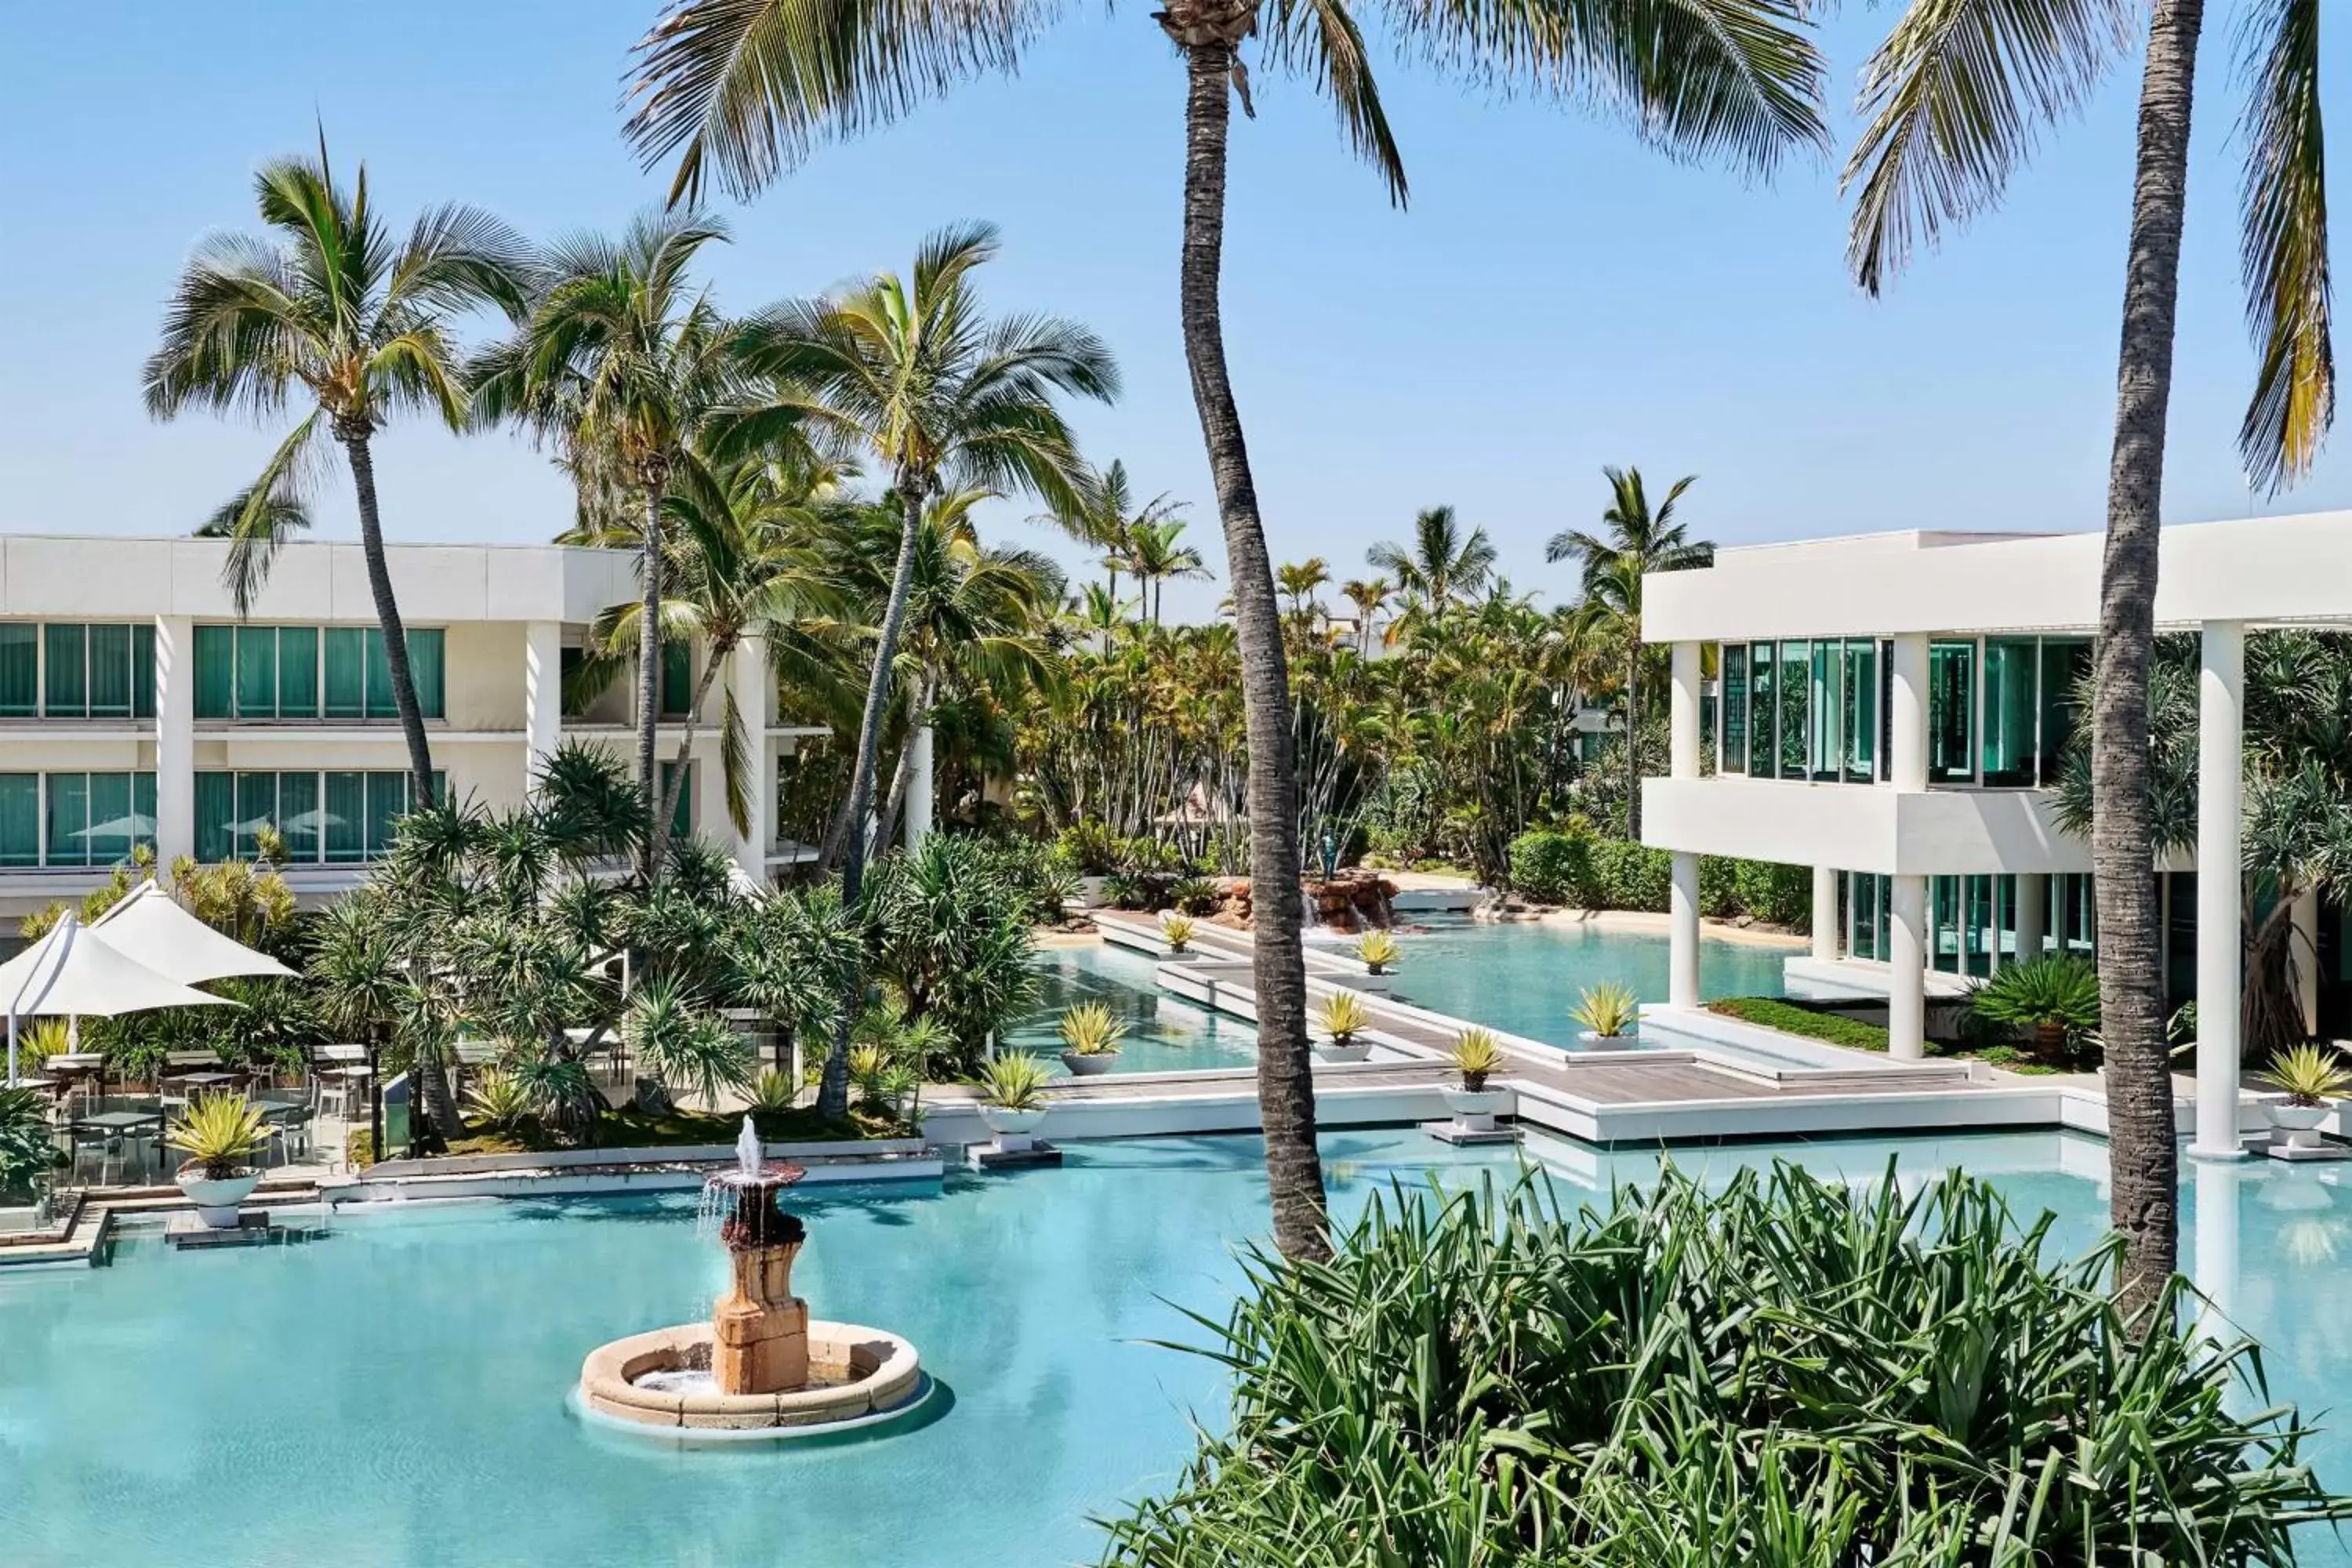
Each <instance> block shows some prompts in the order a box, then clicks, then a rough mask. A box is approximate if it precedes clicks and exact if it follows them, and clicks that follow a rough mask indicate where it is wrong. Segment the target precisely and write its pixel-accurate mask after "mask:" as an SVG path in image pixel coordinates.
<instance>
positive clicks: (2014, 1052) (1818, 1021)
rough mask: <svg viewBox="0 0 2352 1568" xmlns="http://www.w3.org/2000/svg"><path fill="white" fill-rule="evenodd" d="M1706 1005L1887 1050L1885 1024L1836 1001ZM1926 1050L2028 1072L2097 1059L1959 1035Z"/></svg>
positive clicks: (1743, 1018)
mask: <svg viewBox="0 0 2352 1568" xmlns="http://www.w3.org/2000/svg"><path fill="white" fill-rule="evenodd" d="M1706 1010H1707V1011H1708V1012H1710V1013H1717V1014H1720V1015H1722V1016H1724V1017H1727V1018H1737V1019H1738V1020H1739V1021H1740V1022H1741V1023H1743V1024H1753V1025H1755V1026H1757V1027H1759V1028H1763V1029H1778V1030H1779V1031H1780V1033H1782V1034H1784V1035H1796V1036H1799V1037H1801V1038H1804V1039H1808V1040H1820V1041H1822V1042H1823V1043H1825V1044H1828V1045H1832V1046H1842V1047H1845V1048H1846V1049H1848V1050H1854V1051H1876V1052H1879V1053H1880V1054H1882V1055H1884V1054H1885V1050H1886V1026H1885V1025H1884V1024H1874V1023H1872V1022H1870V1021H1869V1020H1868V1019H1865V1018H1853V1017H1848V1016H1846V1015H1845V1014H1844V1013H1843V1012H1842V1011H1840V1010H1839V1009H1837V1008H1835V1007H1813V1006H1807V1005H1804V1004H1803V1003H1801V1002H1791V1001H1789V1000H1788V999H1786V998H1785V997H1780V996H1726V997H1723V998H1722V999H1720V1000H1718V1001H1714V1002H1709V1003H1708V1004H1706ZM1927 1055H1929V1056H1931V1057H1945V1058H1953V1059H1957V1060H1963V1061H1979V1062H1983V1063H1984V1064H1985V1065H1986V1066H1988V1067H1996V1068H2000V1069H2001V1070H2002V1071H2003V1072H2013V1073H2027V1074H2042V1073H2061V1072H2088V1071H2090V1070H2091V1068H2093V1067H2095V1066H2096V1065H2097V1064H2096V1062H2095V1061H2090V1062H2084V1063H2081V1064H2075V1063H2069V1062H2053V1061H2049V1060H2046V1059H2044V1058H2041V1057H2037V1056H2035V1055H2033V1054H2032V1052H2031V1051H2028V1050H2025V1049H2023V1048H2022V1047H2018V1046H2013V1045H1986V1046H1969V1045H1963V1044H1961V1043H1960V1042H1958V1041H1957V1040H1929V1041H1928V1042H1927Z"/></svg>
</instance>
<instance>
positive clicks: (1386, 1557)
mask: <svg viewBox="0 0 2352 1568" xmlns="http://www.w3.org/2000/svg"><path fill="white" fill-rule="evenodd" d="M2051 1224H2052V1222H2051V1220H2050V1218H2049V1216H2047V1215H2044V1216H2042V1218H2041V1219H2039V1220H2036V1221H2034V1222H2032V1224H2030V1225H2022V1226H2021V1224H2020V1223H2019V1222H2018V1221H2017V1219H2016V1218H2015V1217H2014V1216H2013V1215H2011V1212H2010V1211H2009V1209H2008V1208H2007V1207H2006V1205H2004V1204H2003V1202H2002V1200H2001V1198H2000V1195H1999V1194H1997V1193H1995V1192H1994V1191H1993V1190H1992V1188H1990V1186H1988V1185H1987V1184H1984V1183H1982V1182H1980V1181H1978V1180H1976V1179H1973V1178H1971V1177H1969V1176H1966V1175H1964V1174H1961V1173H1952V1174H1950V1175H1948V1176H1945V1177H1943V1178H1941V1179H1939V1180H1937V1181H1934V1182H1932V1183H1929V1184H1926V1185H1925V1186H1924V1187H1923V1188H1920V1189H1917V1190H1916V1191H1915V1192H1914V1193H1913V1194H1911V1195H1907V1196H1906V1194H1905V1192H1904V1190H1903V1188H1902V1186H1901V1185H1899V1184H1897V1183H1896V1182H1895V1180H1894V1179H1893V1168H1892V1167H1891V1166H1890V1168H1889V1172H1888V1175H1887V1177H1886V1179H1885V1180H1882V1181H1880V1182H1877V1183H1861V1184H1852V1183H1832V1182H1829V1181H1823V1180H1820V1179H1817V1178H1815V1177H1813V1176H1811V1175H1809V1174H1808V1173H1805V1172H1803V1171H1801V1170H1799V1169H1796V1168H1794V1167H1791V1166H1787V1165H1781V1166H1778V1167H1776V1168H1775V1169H1774V1170H1773V1171H1771V1172H1770V1173H1756V1172H1746V1173H1740V1174H1739V1175H1738V1176H1736V1177H1734V1178H1733V1179H1732V1181H1731V1183H1730V1184H1729V1185H1728V1186H1727V1188H1726V1189H1725V1190H1723V1191H1722V1192H1720V1193H1712V1194H1711V1193H1709V1192H1708V1191H1706V1189H1705V1188H1704V1187H1703V1186H1702V1185H1701V1184H1699V1183H1697V1182H1696V1181H1694V1180H1692V1179H1691V1178H1689V1177H1686V1176H1684V1175H1682V1174H1681V1173H1677V1172H1674V1171H1672V1170H1669V1171H1668V1172H1667V1173H1665V1174H1664V1176H1662V1177H1661V1179H1660V1180H1659V1182H1658V1184H1656V1185H1655V1186H1654V1188H1651V1189H1649V1190H1647V1191H1642V1190H1637V1189H1633V1188H1630V1187H1627V1188H1621V1189H1619V1190H1618V1191H1617V1193H1616V1194H1614V1196H1613V1199H1612V1202H1611V1203H1610V1205H1608V1206H1607V1207H1606V1208H1605V1209H1604V1210H1600V1211H1595V1210H1592V1209H1586V1210H1582V1211H1580V1212H1570V1211H1569V1210H1567V1209H1565V1208H1564V1207H1563V1206H1562V1205H1561V1203H1560V1201H1559V1199H1558V1198H1557V1197H1556V1196H1555V1194H1554V1193H1553V1191H1552V1189H1551V1188H1550V1186H1549V1184H1547V1183H1546V1182H1545V1181H1544V1179H1543V1178H1542V1177H1541V1176H1540V1175H1538V1176H1535V1177H1532V1178H1529V1179H1528V1182H1526V1183H1525V1184H1521V1185H1519V1186H1517V1187H1516V1188H1512V1189H1509V1190H1507V1191H1498V1190H1496V1188H1494V1187H1493V1186H1492V1185H1482V1186H1481V1187H1479V1188H1478V1189H1476V1190H1475V1191H1470V1192H1465V1193H1458V1194H1452V1195H1443V1194H1425V1193H1418V1192H1410V1193H1409V1192H1405V1191H1403V1190H1399V1191H1397V1192H1395V1193H1394V1194H1391V1195H1385V1196H1379V1197H1375V1198H1374V1200H1373V1201H1372V1203H1371V1204H1370V1205H1369V1207H1368V1209H1367V1211H1366V1213H1365V1215H1364V1217H1363V1218H1362V1219H1361V1220H1360V1221H1359V1222H1358V1223H1357V1224H1356V1225H1355V1226H1353V1227H1352V1228H1351V1229H1349V1231H1348V1232H1347V1234H1346V1235H1345V1236H1344V1237H1342V1238H1341V1240H1340V1244H1339V1250H1338V1255H1337V1257H1336V1258H1333V1259H1332V1260H1331V1261H1330V1262H1328V1263H1317V1262H1294V1261H1288V1260H1284V1259H1281V1258H1276V1257H1275V1256H1272V1255H1271V1254H1270V1252H1269V1251H1267V1250H1265V1249H1261V1248H1255V1247H1254V1248H1253V1249H1252V1250H1251V1251H1250V1252H1248V1253H1247V1254H1246V1255H1245V1259H1244V1261H1245V1268H1246V1272H1247V1275H1248V1281H1249V1286H1248V1289H1247V1290H1246V1292H1245V1293H1244V1297H1243V1298H1242V1300H1240V1302H1239V1303H1238V1304H1237V1305H1235V1306H1234V1309H1233V1310H1232V1312H1231V1315H1230V1317H1229V1318H1227V1319H1226V1320H1225V1321H1224V1322H1223V1326H1222V1327H1218V1326H1216V1325H1214V1324H1210V1325H1209V1326H1210V1328H1211V1331H1212V1333H1213V1339H1212V1341H1211V1342H1210V1343H1209V1344H1208V1345H1207V1346H1206V1347H1205V1348H1204V1353H1207V1354H1209V1355H1211V1356H1213V1357H1214V1358H1215V1359H1216V1360H1217V1362H1218V1363H1220V1365H1221V1366H1224V1367H1230V1368H1231V1369H1232V1373H1233V1375H1234V1394H1233V1403H1232V1410H1231V1418H1230V1420H1229V1421H1227V1422H1224V1423H1216V1424H1212V1425H1211V1426H1209V1427H1208V1428H1206V1429H1204V1430H1203V1433H1202V1436H1201V1437H1200V1439H1199V1447H1198V1448H1197V1451H1196V1453H1195V1456H1194V1458H1193V1459H1192V1463H1191V1464H1190V1465H1189V1466H1188V1467H1187V1468H1186V1469H1185V1470H1184V1472H1183V1474H1182V1476H1181V1479H1179V1480H1178V1481H1177V1482H1176V1483H1175V1484H1174V1485H1173V1486H1172V1487H1171V1489H1169V1490H1168V1491H1167V1492H1165V1493H1164V1494H1163V1495H1161V1496H1159V1497H1156V1498H1152V1499H1150V1500H1145V1501H1143V1502H1140V1503H1139V1504H1137V1505H1135V1506H1134V1507H1133V1508H1132V1509H1131V1510H1128V1511H1127V1512H1125V1513H1124V1514H1123V1516H1121V1517H1119V1518H1117V1519H1115V1520H1113V1521H1110V1523H1109V1524H1108V1531H1109V1542H1108V1549H1107V1552H1106V1554H1105V1561H1106V1562H1107V1563H1112V1564H1118V1565H1120V1568H1385V1565H1388V1564H1407V1563H1411V1564H1421V1563H1433V1564H1434V1563H1446V1564H1489V1563H1490V1564H1536V1563H1543V1564H1559V1565H1561V1568H1571V1565H1572V1568H1715V1565H1717V1564H1724V1563H1740V1564H1758V1565H1769V1568H1843V1565H1845V1564H1853V1563H1883V1564H1895V1563H1901V1564H1906V1565H1910V1568H1926V1565H1928V1564H1937V1565H1944V1568H1961V1565H1970V1568H1976V1565H1987V1568H1990V1565H2000V1568H2026V1565H2028V1564H2038V1563H2118V1564H2120V1563H2289V1562H2292V1561H2294V1555H2295V1549H2294V1543H2293V1542H2292V1541H2291V1539H2290V1537H2289V1534H2288V1531H2289V1528H2290V1526H2291V1525H2293V1524H2294V1523H2296V1522H2298V1521H2304V1520H2308V1519H2324V1518H2341V1517H2344V1516H2345V1515H2346V1514H2347V1512H2352V1499H2346V1498H2341V1497H2337V1496H2334V1495H2332V1494H2330V1493H2328V1492H2327V1491H2326V1490H2325V1489H2323V1488H2322V1487H2321V1486H2320V1484H2319V1482H2318V1480H2317V1479H2315V1477H2314V1475H2313V1474H2312V1472H2311V1470H2310V1468H2308V1466H2307V1463H2306V1457H2305V1443H2306V1441H2307V1440H2308V1438H2309V1437H2310V1435H2311V1433H2310V1429H2309V1428H2308V1427H2306V1426H2304V1424H2303V1423H2302V1421H2301V1419H2300V1417H2299V1416H2298V1415H2297V1414H2296V1413H2295V1411H2294V1409H2293V1408H2292V1407H2284V1406H2280V1405H2276V1404H2274V1402H2273V1399H2272V1397H2271V1396H2270V1394H2269V1393H2268V1392H2267V1391H2266V1389H2265V1388H2264V1387H2263V1375H2262V1370H2261V1363H2260V1359H2259V1357H2258V1355H2257V1353H2256V1352H2255V1351H2254V1349H2253V1348H2252V1346H2251V1345H2247V1344H2244V1343H2238V1344H2223V1343H2219V1342H2215V1341H2213V1340H2212V1339H2211V1338H2210V1337H2208V1336H2207V1335H2206V1334H2204V1333H2202V1332H2200V1330H2199V1329H2198V1328H2197V1327H2195V1326H2193V1324H2192V1323H2191V1321H2190V1320H2191V1319H2192V1318H2193V1314H2191V1313H2187V1312H2183V1311H2180V1310H2178V1308H2177V1300H2178V1298H2177V1295H2176V1293H2177V1292H2179V1291H2180V1290H2182V1289H2185V1287H2183V1286H2181V1285H2180V1284H2179V1282H2178V1281H2176V1282H2175V1283H2174V1284H2173V1285H2172V1286H2171V1287H2169V1288H2168V1293H2167V1295H2166V1297H2165V1299H2164V1300H2162V1302H2161V1303H2160V1304H2159V1306H2158V1308H2157V1310H2154V1311H2153V1312H2152V1313H2151V1314H2150V1315H2149V1316H2148V1317H2147V1319H2146V1320H2145V1321H2144V1322H2142V1323H2140V1324H2138V1325H2136V1326H2135V1327H2134V1328H2127V1327H2126V1324H2125V1322H2124V1321H2123V1320H2122V1319H2121V1317H2120V1316H2119V1314H2118V1310H2117V1308H2116V1304H2115V1301H2114V1299H2113V1297H2112V1295H2111V1294H2110V1289H2109V1281H2110V1279H2111V1278H2112V1275H2113V1271H2114V1269H2115V1268H2116V1266H2117V1265H2118V1264H2119V1262H2120V1249H2121V1245H2122V1244H2121V1242H2120V1241H2119V1240H2111V1241H2109V1242H2107V1243H2105V1244H2102V1246H2101V1247H2099V1248H2098V1249H2096V1250H2095V1251H2094V1252H2093V1253H2092V1254H2090V1255H2089V1256H2087V1257H2085V1258H2081V1259H2079V1260H2077V1261H2074V1262H2065V1261H2061V1260H2053V1259H2052V1258H2049V1257H2046V1256H2045V1253H2046V1252H2047V1251H2048V1249H2049V1236H2050V1227H2051ZM1202 1321H1203V1322H1204V1323H1208V1321H1207V1320H1202Z"/></svg>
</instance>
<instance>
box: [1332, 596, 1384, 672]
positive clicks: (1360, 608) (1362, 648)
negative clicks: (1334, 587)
mask: <svg viewBox="0 0 2352 1568" xmlns="http://www.w3.org/2000/svg"><path fill="white" fill-rule="evenodd" d="M1389 592H1390V590H1389V580H1388V579H1387V578H1385V577H1371V578H1361V577H1350V578H1349V579H1348V581H1346V582H1345V583H1342V584H1339V596H1340V597H1341V598H1343V599H1345V600H1347V601H1348V602H1349V604H1351V605H1355V606H1356V651H1357V652H1358V653H1360V654H1362V655H1364V656H1365V657H1366V658H1370V657H1371V652H1372V621H1373V619H1374V617H1376V616H1379V614H1380V613H1381V610H1382V609H1383V608H1385V607H1386V606H1387V605H1388V602H1389Z"/></svg>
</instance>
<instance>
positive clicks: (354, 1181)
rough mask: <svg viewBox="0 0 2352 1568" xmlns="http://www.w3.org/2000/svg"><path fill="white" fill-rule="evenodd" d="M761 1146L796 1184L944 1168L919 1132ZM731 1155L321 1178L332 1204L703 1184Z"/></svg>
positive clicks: (723, 1151)
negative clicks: (790, 1167) (783, 1163)
mask: <svg viewBox="0 0 2352 1568" xmlns="http://www.w3.org/2000/svg"><path fill="white" fill-rule="evenodd" d="M767 1154H768V1157H769V1158H770V1159H777V1160H790V1161H791V1162H792V1163H794V1164H796V1165H799V1166H801V1167H802V1168H803V1170H805V1171H806V1172H807V1175H805V1176H804V1177H803V1178H802V1184H803V1185H806V1186H824V1185H838V1184H843V1183H849V1182H890V1181H937V1180H938V1179H939V1178H940V1175H941V1174H942V1173H944V1171H945V1169H946V1167H945V1163H944V1162H943V1161H942V1160H941V1158H940V1154H939V1152H937V1151H936V1150H934V1149H932V1148H931V1147H929V1140H928V1139H924V1138H871V1139H859V1140H845V1141H842V1142H820V1143H771V1144H769V1145H768V1146H767ZM734 1159H735V1151H734V1150H733V1149H732V1148H721V1147H719V1146H718V1145H716V1144H713V1145H709V1146H708V1147H705V1146H700V1145H695V1146H690V1147H686V1148H651V1149H629V1148H612V1149H561V1150H550V1151H547V1152H534V1153H515V1154H460V1155H448V1156H442V1157H436V1158H434V1159H428V1160H383V1161H379V1162H378V1163H375V1164H373V1165H371V1166H369V1167H368V1168H367V1169H366V1170H364V1171H358V1172H353V1173H350V1174H347V1175H337V1176H328V1177H324V1178H321V1179H320V1183H319V1190H320V1194H321V1195H322V1196H324V1197H325V1198H326V1199H327V1200H328V1201H329V1202H330V1203H333V1204H352V1203H400V1202H406V1201H411V1200H416V1199H426V1198H456V1197H565V1196H573V1195H579V1194H593V1193H608V1194H609V1193H624V1192H675V1191H680V1190H685V1189H689V1188H696V1187H699V1186H701V1185H702V1184H703V1179H704V1178H705V1177H706V1176H708V1175H709V1173H710V1172H711V1171H712V1170H713V1169H715V1168H717V1167H719V1166H720V1165H725V1164H728V1163H732V1162H733V1160H734Z"/></svg>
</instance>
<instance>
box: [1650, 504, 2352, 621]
mask: <svg viewBox="0 0 2352 1568" xmlns="http://www.w3.org/2000/svg"><path fill="white" fill-rule="evenodd" d="M2104 555H2105V533H2104V532H2102V531H2086V532H2082V533H2013V532H2000V533H1995V532H1985V533H1971V532H1966V531H1957V530H1936V531H1927V530H1918V529H1907V530H1900V531H1891V532H1886V533H1868V534H1855V535H1850V536H1847V537H1843V538H1836V539H1814V540H1795V541H1790V542H1786V543H1776V544H1763V545H1748V546H1741V547H1738V548H1734V549H1727V550H1722V551H1719V552H1717V555H1716V563H1715V564H1714V565H1713V566H1710V567H1706V568H1704V569H1702V570H1699V571H1695V572H1662V573H1652V574H1650V575H1649V576H1648V578H1647V579H1646V580H1645V581H1644V582H1643V585H1642V595H1643V597H1642V635H1643V640H1644V641H1647V642H1714V641H1718V640H1729V641H1739V640H1742V639H1746V638H1750V637H1756V638H1764V637H1892V636H1895V635H1898V634H1902V633H1907V632H1927V633H1936V632H2006V631H2018V632H2024V631H2055V632H2088V631H2090V630H2092V629H2094V628H2095V626H2097V624H2098V615H2099V578H2100V573H2101V569H2102V563H2103V559H2104ZM2156 618H2157V622H2158V625H2159V626H2168V627H2186V626H2196V625H2198V624H2200V622H2204V621H2252V622H2263V623H2312V622H2331V621H2336V622H2346V623H2352V511H2326V512H2308V513H2304V514H2301V515H2298V516H2293V517H2265V518H2248V519H2244V520H2242V521H2229V522H2200V523H2175V524H2171V525H2168V526H2167V527H2166V528H2165V529H2163V530H2162V531H2161V533H2160V535H2159V537H2158V567H2157V595H2156Z"/></svg>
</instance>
